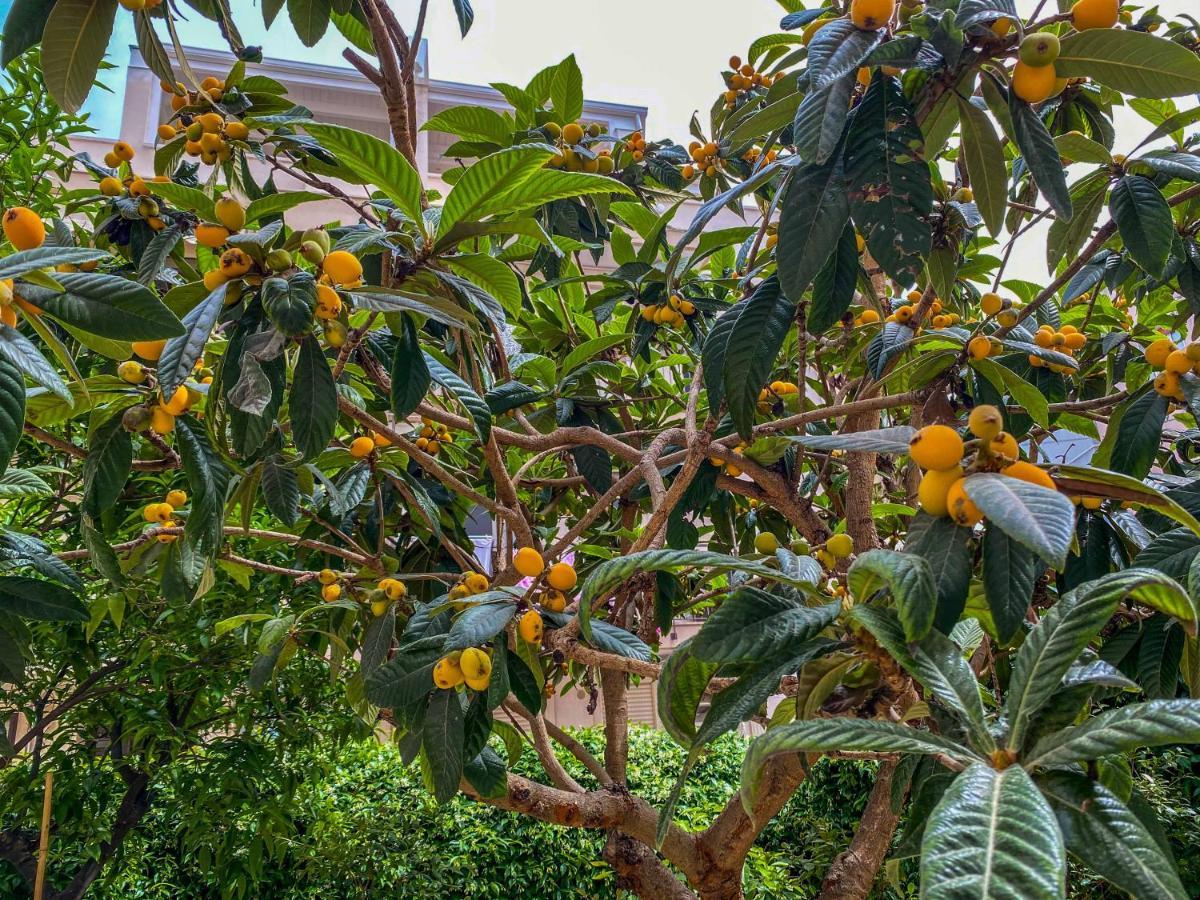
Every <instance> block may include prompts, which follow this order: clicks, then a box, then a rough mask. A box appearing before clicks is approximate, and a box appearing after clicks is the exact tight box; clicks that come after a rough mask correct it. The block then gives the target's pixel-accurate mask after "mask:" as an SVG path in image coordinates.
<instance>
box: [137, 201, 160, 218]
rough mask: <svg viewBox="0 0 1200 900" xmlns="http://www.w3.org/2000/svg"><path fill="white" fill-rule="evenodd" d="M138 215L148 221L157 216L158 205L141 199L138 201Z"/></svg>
mask: <svg viewBox="0 0 1200 900" xmlns="http://www.w3.org/2000/svg"><path fill="white" fill-rule="evenodd" d="M138 215H139V216H141V217H142V218H143V219H149V218H152V217H153V216H157V215H158V204H157V203H155V202H154V201H153V200H151V199H150V198H149V197H143V198H142V199H141V200H139V201H138Z"/></svg>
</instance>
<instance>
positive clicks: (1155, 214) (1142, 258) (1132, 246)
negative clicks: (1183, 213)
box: [1108, 175, 1175, 278]
mask: <svg viewBox="0 0 1200 900" xmlns="http://www.w3.org/2000/svg"><path fill="white" fill-rule="evenodd" d="M1108 208H1109V211H1110V212H1111V213H1112V217H1113V221H1114V222H1116V223H1117V229H1118V231H1119V232H1120V234H1121V240H1123V241H1124V242H1125V249H1126V250H1128V251H1129V255H1130V256H1132V257H1133V261H1134V262H1136V263H1137V264H1138V265H1139V266H1141V267H1142V268H1143V269H1144V270H1145V271H1146V272H1147V273H1148V274H1150V275H1153V276H1154V277H1155V278H1162V276H1163V273H1164V271H1165V269H1166V266H1167V259H1168V258H1169V257H1170V255H1171V248H1172V246H1173V245H1174V241H1175V223H1174V221H1173V220H1172V218H1171V207H1169V206H1168V205H1167V200H1166V198H1165V197H1164V196H1163V195H1162V191H1160V190H1159V189H1158V187H1157V185H1155V184H1154V182H1153V181H1151V180H1150V179H1149V178H1145V177H1143V176H1141V175H1126V176H1125V177H1124V178H1122V179H1121V180H1120V181H1118V182H1117V183H1116V184H1115V185H1113V189H1112V194H1111V195H1110V197H1109V201H1108Z"/></svg>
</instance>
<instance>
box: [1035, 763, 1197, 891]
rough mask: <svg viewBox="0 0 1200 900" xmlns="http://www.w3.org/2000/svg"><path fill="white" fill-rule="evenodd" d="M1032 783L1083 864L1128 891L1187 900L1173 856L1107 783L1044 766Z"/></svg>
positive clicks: (1068, 847) (1072, 852)
mask: <svg viewBox="0 0 1200 900" xmlns="http://www.w3.org/2000/svg"><path fill="white" fill-rule="evenodd" d="M1037 785H1038V788H1039V789H1040V790H1041V792H1042V795H1043V796H1044V797H1045V798H1046V799H1047V800H1049V801H1050V805H1051V807H1052V808H1053V809H1054V812H1055V814H1056V815H1057V816H1058V827H1059V829H1060V830H1061V831H1062V834H1063V839H1064V840H1065V841H1066V845H1067V850H1068V851H1069V852H1070V853H1071V854H1072V855H1073V856H1075V857H1077V858H1078V859H1079V860H1080V861H1081V862H1082V863H1083V864H1084V865H1085V866H1087V867H1088V868H1089V869H1091V870H1092V871H1093V872H1096V873H1097V874H1098V875H1100V876H1101V877H1103V878H1104V879H1106V880H1107V881H1110V882H1112V883H1113V884H1114V885H1115V886H1116V887H1118V888H1120V889H1121V890H1123V891H1126V892H1127V893H1128V894H1129V895H1130V896H1132V897H1163V898H1171V900H1186V898H1187V896H1188V894H1187V891H1185V890H1184V889H1183V885H1182V884H1180V882H1179V876H1178V875H1177V874H1176V872H1175V862H1174V860H1172V859H1171V858H1170V857H1169V856H1168V855H1167V854H1166V853H1165V852H1163V849H1162V848H1161V847H1160V846H1159V844H1158V842H1157V841H1156V840H1155V839H1154V836H1153V835H1152V834H1151V833H1150V832H1149V831H1147V829H1146V827H1145V826H1144V825H1143V824H1142V823H1141V821H1140V820H1139V819H1138V817H1137V816H1136V815H1134V814H1133V813H1132V812H1131V811H1130V810H1129V808H1128V807H1126V806H1125V804H1124V803H1122V802H1121V801H1120V800H1119V799H1118V798H1117V796H1116V795H1115V794H1113V793H1112V792H1111V791H1110V790H1108V788H1106V787H1105V786H1104V785H1102V784H1100V783H1099V782H1097V781H1093V780H1092V779H1090V778H1088V777H1087V776H1085V775H1081V774H1079V773H1077V772H1047V773H1046V774H1044V775H1043V776H1041V777H1040V778H1038V779H1037Z"/></svg>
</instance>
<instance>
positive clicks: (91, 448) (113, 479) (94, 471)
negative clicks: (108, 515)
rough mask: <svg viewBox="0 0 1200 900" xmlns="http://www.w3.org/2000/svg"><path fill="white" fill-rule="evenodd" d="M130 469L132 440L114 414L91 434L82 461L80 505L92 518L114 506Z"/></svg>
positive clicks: (119, 416) (118, 417) (119, 414)
mask: <svg viewBox="0 0 1200 900" xmlns="http://www.w3.org/2000/svg"><path fill="white" fill-rule="evenodd" d="M132 468H133V438H132V437H131V436H130V434H129V432H128V431H126V430H125V428H124V427H123V426H122V424H121V413H116V414H115V415H113V416H111V417H110V418H109V419H108V420H107V421H105V422H103V423H102V424H100V425H99V426H97V427H96V428H95V430H93V431H92V434H91V437H90V439H89V441H88V455H87V459H85V460H84V461H83V504H84V508H85V509H86V510H87V511H88V513H89V514H90V515H91V517H92V518H93V519H95V520H96V521H99V520H100V516H101V515H102V514H103V513H104V511H105V510H108V509H111V508H112V507H113V506H114V505H115V504H116V502H117V497H119V496H120V494H121V491H122V490H124V488H125V482H126V480H127V479H128V478H129V473H130V471H131V470H132Z"/></svg>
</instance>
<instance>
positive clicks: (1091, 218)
mask: <svg viewBox="0 0 1200 900" xmlns="http://www.w3.org/2000/svg"><path fill="white" fill-rule="evenodd" d="M1107 196H1108V173H1107V171H1104V170H1101V171H1098V172H1093V173H1091V174H1090V175H1087V176H1086V177H1084V178H1081V179H1080V180H1079V181H1077V182H1076V183H1075V184H1074V186H1072V188H1071V204H1072V206H1073V207H1074V208H1075V215H1074V216H1072V217H1071V220H1070V221H1069V222H1068V221H1064V220H1063V219H1055V220H1054V221H1053V222H1051V223H1050V232H1049V234H1048V235H1047V238H1046V265H1047V267H1048V268H1050V269H1052V270H1053V269H1054V268H1056V267H1057V266H1058V263H1059V262H1060V261H1061V260H1063V259H1074V258H1075V257H1076V256H1078V255H1079V253H1080V251H1081V250H1083V245H1084V244H1085V243H1086V242H1087V241H1088V239H1089V238H1091V236H1092V230H1093V229H1094V228H1095V227H1096V220H1097V219H1099V218H1100V212H1101V210H1103V209H1104V200H1105V198H1106V197H1107Z"/></svg>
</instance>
